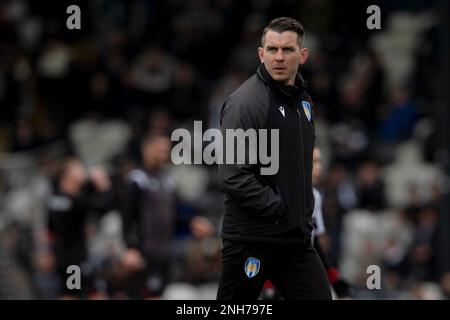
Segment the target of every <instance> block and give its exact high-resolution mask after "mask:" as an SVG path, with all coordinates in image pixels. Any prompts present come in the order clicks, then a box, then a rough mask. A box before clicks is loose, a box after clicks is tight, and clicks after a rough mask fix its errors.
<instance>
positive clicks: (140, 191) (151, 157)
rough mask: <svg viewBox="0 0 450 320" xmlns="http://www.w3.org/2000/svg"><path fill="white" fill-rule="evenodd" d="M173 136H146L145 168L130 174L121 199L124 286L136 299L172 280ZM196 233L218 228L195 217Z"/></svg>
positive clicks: (154, 292) (200, 234)
mask: <svg viewBox="0 0 450 320" xmlns="http://www.w3.org/2000/svg"><path fill="white" fill-rule="evenodd" d="M170 147H171V144H170V140H169V138H168V137H167V136H165V135H164V134H161V133H154V134H150V135H148V136H147V137H146V138H145V139H144V141H143V143H142V146H141V152H142V163H143V168H141V169H134V170H132V171H131V172H130V173H129V176H128V186H127V192H126V196H125V201H124V203H123V204H122V206H121V207H122V214H123V231H124V239H125V242H126V245H127V248H128V249H127V251H126V252H125V254H124V256H123V266H124V268H125V270H127V272H128V273H129V275H130V277H129V279H128V284H127V288H126V290H127V291H128V294H129V295H130V297H132V298H152V299H153V298H159V297H161V295H162V293H163V291H164V289H165V287H166V285H167V284H168V283H169V282H170V281H171V277H170V276H171V274H170V270H171V268H170V267H171V262H172V258H173V256H172V255H173V249H174V248H173V241H174V237H175V231H176V223H177V218H178V217H177V210H176V205H177V195H176V182H175V180H174V178H173V176H172V174H171V172H170V170H169V169H168V168H167V164H168V162H169V159H170V158H169V157H170ZM191 228H192V231H193V233H194V235H196V236H198V237H203V236H207V235H211V234H212V233H213V232H214V227H213V225H212V224H211V223H210V222H209V221H208V220H206V219H205V218H202V217H194V218H193V219H192V221H191Z"/></svg>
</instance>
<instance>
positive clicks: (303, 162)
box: [292, 98, 307, 243]
mask: <svg viewBox="0 0 450 320" xmlns="http://www.w3.org/2000/svg"><path fill="white" fill-rule="evenodd" d="M292 101H293V102H294V107H295V110H296V112H297V115H298V122H297V123H298V125H299V132H300V139H301V149H300V150H303V152H301V155H300V157H299V158H301V160H302V168H301V169H302V175H303V180H304V179H305V177H306V176H305V156H304V154H305V152H304V151H305V144H304V142H303V125H302V116H301V114H300V110H299V108H298V107H297V105H296V104H295V100H294V98H292ZM302 184H303V190H302V191H303V192H302V193H303V203H302V206H303V210H302V217H301V220H302V223H301V224H300V229H301V230H302V233H303V242H304V243H306V242H307V237H306V228H305V227H306V219H305V218H306V207H305V204H306V185H305V182H304V181H303V183H302Z"/></svg>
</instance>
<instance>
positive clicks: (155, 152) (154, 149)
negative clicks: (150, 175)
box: [142, 137, 171, 169]
mask: <svg viewBox="0 0 450 320" xmlns="http://www.w3.org/2000/svg"><path fill="white" fill-rule="evenodd" d="M170 147H171V144H170V140H169V138H166V137H157V138H155V139H154V140H153V141H151V142H147V143H145V144H144V146H143V150H142V151H143V157H144V163H145V165H146V166H148V167H151V168H154V169H157V168H160V167H162V166H164V165H165V164H167V163H168V162H169V160H170Z"/></svg>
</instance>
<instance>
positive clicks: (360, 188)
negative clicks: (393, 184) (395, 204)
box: [356, 161, 386, 212]
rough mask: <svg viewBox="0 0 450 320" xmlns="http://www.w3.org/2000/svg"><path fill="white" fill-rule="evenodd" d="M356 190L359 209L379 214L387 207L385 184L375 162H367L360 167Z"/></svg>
mask: <svg viewBox="0 0 450 320" xmlns="http://www.w3.org/2000/svg"><path fill="white" fill-rule="evenodd" d="M356 188H357V193H358V207H359V208H363V209H368V210H370V211H372V212H377V211H379V210H382V209H384V208H385V207H386V199H385V196H384V183H383V181H382V179H381V176H380V169H379V167H378V165H377V164H376V163H375V162H374V161H365V162H364V163H363V164H362V165H361V166H360V167H359V172H358V177H357V185H356Z"/></svg>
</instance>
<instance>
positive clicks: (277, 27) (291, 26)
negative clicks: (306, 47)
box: [261, 17, 305, 47]
mask: <svg viewBox="0 0 450 320" xmlns="http://www.w3.org/2000/svg"><path fill="white" fill-rule="evenodd" d="M269 30H272V31H276V32H278V33H282V32H285V31H292V32H295V33H296V34H297V36H298V45H299V46H300V47H301V44H302V42H303V40H304V38H305V29H303V25H302V24H301V23H300V22H298V21H297V20H295V19H293V18H289V17H281V18H276V19H273V20H272V21H270V22H269V24H268V25H267V27H265V28H264V31H263V34H262V38H261V45H262V46H263V47H264V43H265V41H266V34H267V31H269Z"/></svg>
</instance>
